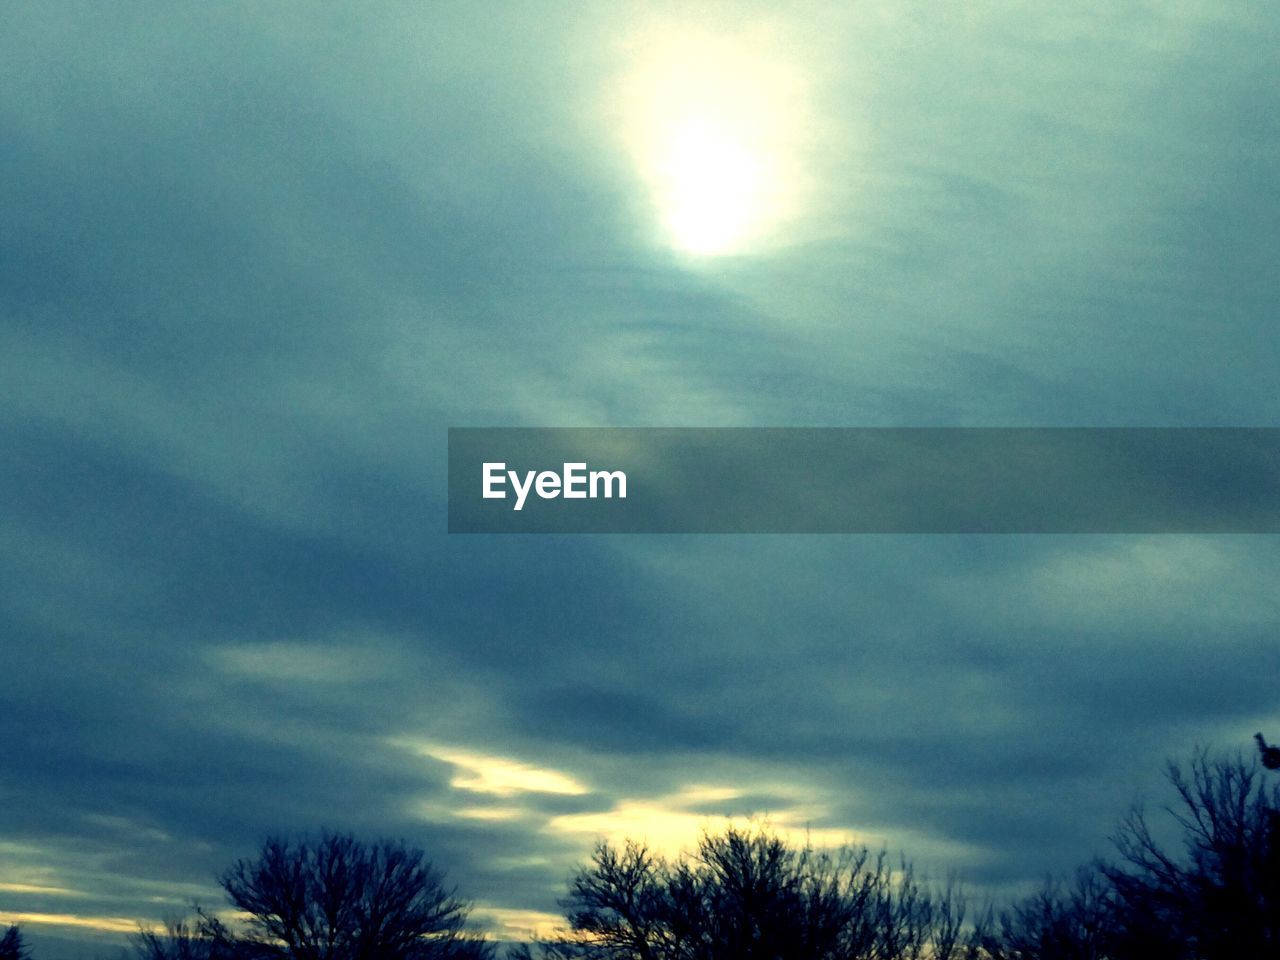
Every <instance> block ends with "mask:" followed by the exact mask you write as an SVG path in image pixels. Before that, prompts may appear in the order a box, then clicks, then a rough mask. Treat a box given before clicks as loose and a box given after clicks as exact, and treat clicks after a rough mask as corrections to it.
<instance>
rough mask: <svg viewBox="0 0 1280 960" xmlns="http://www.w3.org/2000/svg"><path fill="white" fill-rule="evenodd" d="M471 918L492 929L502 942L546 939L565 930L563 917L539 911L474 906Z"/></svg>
mask: <svg viewBox="0 0 1280 960" xmlns="http://www.w3.org/2000/svg"><path fill="white" fill-rule="evenodd" d="M471 916H472V917H473V918H474V919H476V920H478V921H479V922H481V923H484V924H487V925H489V926H491V927H493V928H494V933H496V934H497V936H498V937H499V938H501V939H504V940H531V939H547V938H550V937H552V936H554V935H555V934H557V933H559V932H562V931H564V929H565V923H564V917H558V916H556V915H555V914H554V913H543V912H541V911H540V910H512V909H507V908H505V907H486V906H476V907H475V908H474V909H473V910H472V911H471Z"/></svg>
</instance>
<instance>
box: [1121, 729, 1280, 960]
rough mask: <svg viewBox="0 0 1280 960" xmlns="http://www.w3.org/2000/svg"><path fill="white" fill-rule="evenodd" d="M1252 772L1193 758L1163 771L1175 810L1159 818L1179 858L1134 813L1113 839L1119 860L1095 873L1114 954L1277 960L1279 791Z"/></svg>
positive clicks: (1244, 765)
mask: <svg viewBox="0 0 1280 960" xmlns="http://www.w3.org/2000/svg"><path fill="white" fill-rule="evenodd" d="M1260 773H1261V772H1260V770H1259V768H1258V765H1257V763H1256V762H1246V761H1245V760H1243V759H1242V758H1240V757H1239V756H1236V757H1231V758H1220V759H1214V758H1211V757H1210V756H1209V755H1208V753H1207V752H1206V751H1204V750H1199V751H1197V752H1196V754H1195V755H1194V757H1193V758H1192V760H1191V762H1190V764H1189V765H1187V766H1186V767H1183V766H1182V765H1179V764H1176V763H1175V764H1170V765H1169V768H1168V779H1169V782H1170V783H1171V784H1172V785H1173V787H1174V790H1175V792H1176V795H1177V798H1178V799H1177V804H1176V805H1174V806H1171V807H1169V808H1167V809H1166V813H1167V814H1168V816H1169V818H1170V819H1171V825H1172V826H1173V827H1175V828H1176V829H1177V831H1178V832H1179V833H1180V834H1181V838H1180V839H1181V849H1178V848H1177V847H1175V846H1173V845H1171V844H1169V843H1167V842H1164V841H1162V840H1161V839H1160V836H1161V834H1160V833H1159V832H1158V831H1157V829H1155V828H1154V827H1153V826H1152V824H1151V823H1150V821H1149V818H1148V816H1147V814H1146V813H1145V811H1144V810H1142V809H1141V808H1138V809H1135V810H1134V811H1133V812H1131V813H1130V815H1129V816H1128V818H1127V819H1125V820H1124V821H1123V822H1122V824H1121V827H1120V830H1119V832H1118V833H1117V835H1116V837H1115V838H1114V842H1115V845H1116V848H1117V850H1118V852H1119V855H1120V859H1119V862H1118V863H1117V864H1114V865H1110V866H1104V867H1103V868H1102V869H1103V874H1104V875H1105V876H1106V878H1107V879H1108V880H1109V881H1110V883H1111V886H1112V893H1113V897H1114V899H1115V906H1114V913H1115V921H1116V928H1117V929H1116V934H1115V936H1116V945H1115V948H1114V949H1115V952H1116V953H1117V955H1119V956H1126V957H1127V956H1133V957H1138V956H1150V955H1151V954H1150V953H1149V952H1143V951H1149V950H1151V949H1153V948H1157V947H1158V948H1159V949H1161V950H1163V951H1164V953H1163V954H1162V955H1163V956H1166V957H1169V958H1171V960H1174V958H1196V960H1218V958H1222V960H1227V958H1230V960H1252V958H1259V960H1261V958H1274V957H1278V956H1280V844H1278V843H1277V840H1278V839H1280V831H1278V830H1277V810H1278V809H1280V787H1277V786H1275V785H1272V786H1270V787H1268V785H1267V784H1266V783H1264V782H1263V781H1262V778H1261V775H1260Z"/></svg>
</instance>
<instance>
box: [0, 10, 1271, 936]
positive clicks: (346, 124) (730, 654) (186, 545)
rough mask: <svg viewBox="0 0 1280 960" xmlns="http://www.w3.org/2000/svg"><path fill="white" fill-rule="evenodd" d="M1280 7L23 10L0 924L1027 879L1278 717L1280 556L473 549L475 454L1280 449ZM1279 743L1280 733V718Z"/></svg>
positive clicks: (1, 144) (1048, 541)
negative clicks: (452, 504)
mask: <svg viewBox="0 0 1280 960" xmlns="http://www.w3.org/2000/svg"><path fill="white" fill-rule="evenodd" d="M1278 48H1280V9H1276V8H1274V7H1269V6H1268V5H1266V4H1236V3H1223V2H1221V0H1172V2H1161V3H1154V2H1137V0H1135V2H1133V3H1127V4H1115V3H1105V2H1101V0H1096V2H1095V0H1086V2H1082V3H1078V4H1072V5H1066V6H1064V5H1063V4H1060V3H1049V2H1040V0H1035V2H1031V3H1026V2H1018V3H1014V2H1012V0H995V2H983V0H978V2H973V0H970V2H965V3H960V2H950V0H942V2H936V0H935V2H930V3H927V4H926V3H907V2H902V3H865V4H856V5H855V4H844V3H799V4H793V5H792V4H789V5H786V7H785V9H783V8H782V5H770V4H763V3H737V4H728V3H725V4H706V5H692V4H676V3H645V4H641V3H625V2H619V3H598V4H592V5H585V4H582V5H571V4H557V3H550V2H544V3H525V2H511V3H501V4H488V3H484V2H480V3H466V4H463V3H440V4H427V3H391V2H385V3H384V2H376V3H361V4H349V5H305V4H301V3H281V4H269V5H263V4H253V3H221V4H196V3H182V2H179V3H173V2H164V3H159V2H154V3H152V2H140V3H135V4H130V5H127V6H124V7H121V6H119V5H103V4H96V3H81V4H76V3H66V2H56V0H55V2H51V3H41V4H35V3H31V4H9V5H6V7H5V8H4V10H3V12H0V91H2V92H0V444H2V446H0V450H2V451H3V454H2V455H0V544H2V545H3V549H2V550H0V921H9V920H17V921H19V922H21V923H22V924H23V926H24V928H25V930H26V932H27V934H28V935H29V938H30V940H31V941H32V942H33V943H34V944H35V945H36V948H37V956H38V957H40V958H41V960H44V958H56V957H59V956H62V957H66V958H74V957H92V956H95V955H103V956H105V955H108V954H109V953H110V952H111V951H113V950H115V949H116V947H117V946H118V945H119V944H121V943H123V941H124V937H125V935H126V934H128V933H129V932H130V931H132V930H134V929H136V925H137V924H138V923H139V922H155V921H158V920H160V919H161V918H163V917H165V916H171V915H174V914H177V913H180V912H181V911H182V910H183V909H184V906H185V905H186V904H187V903H189V902H190V901H191V900H193V899H198V900H200V901H202V902H204V903H206V904H210V905H212V906H214V907H221V906H222V905H223V901H222V899H221V896H220V892H219V890H218V888H217V885H216V882H215V877H216V875H217V874H218V872H219V871H220V870H222V869H224V868H225V867H227V866H228V865H229V864H230V863H231V862H233V861H234V860H235V859H237V858H239V857H242V856H246V855H249V854H251V853H252V851H253V850H254V847H255V845H256V844H257V843H258V842H259V841H260V840H261V839H262V838H263V837H265V836H266V835H268V834H271V833H293V832H298V831H305V830H312V831H314V830H318V829H321V828H325V827H328V828H334V829H342V830H350V831H354V832H356V833H358V834H360V835H361V836H368V837H377V836H393V837H402V838H404V839H406V840H407V841H409V842H411V843H413V844H415V845H419V846H421V847H422V848H424V849H425V850H426V851H427V852H428V854H429V855H430V856H431V857H432V859H433V860H434V861H435V862H436V863H437V864H438V865H440V866H441V867H442V868H444V869H445V870H446V871H447V873H448V875H449V877H450V879H451V880H452V881H453V882H455V883H456V884H457V885H458V887H459V890H460V892H461V893H462V894H463V895H464V896H466V897H468V898H470V899H472V900H474V902H475V914H474V916H475V919H476V920H477V921H478V922H480V923H482V924H485V925H486V926H487V927H488V928H489V929H490V930H491V931H493V932H494V933H495V935H500V936H511V937H519V936H524V935H527V934H528V933H529V932H530V931H535V930H544V931H545V930H546V929H547V928H548V925H549V924H551V923H553V922H554V919H555V916H556V899H557V897H559V896H561V895H562V893H563V891H564V887H565V882H566V880H567V878H568V876H569V875H570V873H571V871H572V869H573V866H574V864H575V863H578V862H581V861H582V860H583V859H584V858H585V857H586V856H587V854H588V853H589V851H590V849H591V846H592V844H593V843H594V841H595V840H596V839H597V838H599V837H606V838H612V839H619V838H622V837H626V836H632V837H644V838H647V839H648V840H649V841H650V842H651V843H652V844H653V845H654V846H655V847H657V848H658V849H661V850H666V851H671V852H674V851H678V850H680V849H682V848H686V847H687V846H688V845H689V844H691V843H692V842H693V841H694V840H695V839H696V837H697V835H698V832H699V831H700V830H702V829H717V828H718V827H720V826H722V825H723V824H724V823H725V822H727V818H748V817H753V816H754V817H756V818H766V819H767V821H768V822H769V823H771V824H772V825H773V826H774V827H775V828H777V829H780V830H783V831H791V832H792V833H793V834H795V833H798V832H802V831H804V830H806V829H807V830H808V831H809V832H810V835H811V836H812V837H813V838H814V839H815V840H816V841H818V842H821V843H840V842H845V841H851V842H857V843H869V844H872V845H873V846H879V845H881V844H884V845H888V846H889V847H890V848H891V849H895V850H897V849H901V850H904V851H905V852H906V853H907V854H909V855H910V856H911V857H913V858H914V859H915V860H916V861H917V862H918V863H919V864H921V865H922V866H924V867H926V868H927V869H929V870H930V871H931V872H932V873H934V874H935V875H939V876H941V875H943V874H944V873H947V872H958V873H959V874H960V875H961V876H962V877H963V878H964V879H965V880H966V881H967V882H968V883H969V885H970V886H971V887H972V888H973V889H974V890H976V891H978V892H979V893H981V894H983V895H992V896H1004V895H1007V894H1010V893H1013V892H1017V891H1019V890H1023V889H1026V888H1028V886H1030V885H1034V884H1036V883H1037V882H1038V881H1039V880H1040V879H1041V878H1043V877H1044V876H1045V875H1046V874H1047V873H1051V872H1058V871H1066V870H1069V869H1071V868H1072V867H1074V866H1075V865H1076V864H1078V863H1081V862H1083V861H1085V860H1087V859H1089V858H1090V857H1091V856H1093V855H1094V854H1097V853H1103V852H1105V851H1106V849H1107V836H1108V834H1109V833H1110V832H1111V830H1112V828H1113V827H1114V825H1115V823H1116V822H1117V820H1118V818H1119V817H1120V816H1121V815H1122V814H1123V813H1124V811H1125V810H1126V809H1127V807H1128V806H1129V804H1131V803H1132V802H1133V801H1134V800H1135V799H1137V798H1140V797H1143V796H1153V795H1156V792H1157V791H1158V789H1159V781H1160V776H1161V771H1162V768H1163V765H1164V762H1165V760H1166V758H1167V757H1170V756H1182V755H1185V753H1186V751H1188V750H1189V749H1191V747H1192V746H1193V745H1195V744H1197V743H1208V744H1214V745H1218V746H1223V747H1235V746H1241V747H1244V748H1247V747H1248V746H1249V742H1248V738H1249V737H1250V736H1251V735H1252V733H1253V732H1254V731H1255V730H1257V729H1263V730H1270V729H1275V730H1277V731H1280V687H1277V680H1276V678H1277V677H1278V676H1280V644H1277V642H1276V634H1277V631H1276V627H1277V620H1278V619H1280V601H1277V598H1276V593H1275V589H1274V584H1275V579H1276V573H1277V570H1278V569H1280V567H1278V563H1280V547H1278V546H1277V543H1276V540H1275V538H1274V537H1266V536H1217V537H1213V536H1173V535H1163V536H1143V537H1138V536H1083V535H1079V536H1070V535H1064V536H989V537H984V536H941V535H938V536H864V537H859V536H810V537H805V536H666V537H664V536H644V535H632V536H622V535H619V536H578V537H574V536H550V535H549V536H526V537H503V536H472V537H468V536H459V535H454V536H450V535H448V534H447V533H446V532H445V522H446V521H445V517H446V500H445V493H446V491H445V480H446V436H447V434H446V430H447V428H448V427H450V426H455V427H456V426H703V427H720V426H1280V391H1278V390H1277V389H1276V385H1277V382H1278V381H1277V377H1276V371H1277V368H1278V366H1280V337H1277V336H1276V333H1275V326H1276V314H1275V304H1276V303H1277V302H1280V272H1278V271H1277V270H1276V264H1277V263H1280V231H1277V229H1276V224H1277V221H1278V220H1280V178H1277V176H1276V169H1275V163H1276V157H1277V156H1280V88H1277V86H1276V84H1275V62H1276V61H1275V50H1276V49H1278ZM1277 735H1280V734H1277Z"/></svg>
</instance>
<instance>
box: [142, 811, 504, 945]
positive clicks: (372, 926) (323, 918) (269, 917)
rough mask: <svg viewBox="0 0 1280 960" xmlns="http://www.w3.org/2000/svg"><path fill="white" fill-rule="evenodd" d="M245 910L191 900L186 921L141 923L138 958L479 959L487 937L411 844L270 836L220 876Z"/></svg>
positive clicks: (331, 835) (337, 836) (232, 898)
mask: <svg viewBox="0 0 1280 960" xmlns="http://www.w3.org/2000/svg"><path fill="white" fill-rule="evenodd" d="M219 882H220V884H221V885H222V888H223V890H224V891H225V892H226V895H227V898H228V899H229V900H230V901H231V904H232V906H234V907H235V908H236V909H237V910H238V911H240V912H242V913H243V914H244V915H245V917H246V918H247V919H246V920H245V921H244V925H243V928H242V929H236V930H233V929H231V928H230V927H228V926H227V925H225V924H224V923H223V922H222V921H221V920H219V919H218V918H217V917H216V916H214V915H213V914H210V913H208V912H207V911H205V910H203V909H201V908H200V907H199V906H197V907H196V917H195V919H194V920H175V921H170V922H169V923H168V924H167V925H166V927H165V929H164V930H163V931H157V930H153V929H145V928H144V929H143V930H141V931H140V932H139V933H138V934H137V935H136V936H135V937H134V940H133V947H134V953H135V955H136V956H137V957H139V958H140V960H464V958H465V960H484V958H489V957H491V956H492V947H491V945H490V944H489V943H488V942H487V941H485V940H483V939H481V938H480V937H479V936H478V935H477V934H475V933H473V932H471V931H469V930H468V929H467V926H466V923H467V916H468V912H469V907H468V905H467V904H466V903H465V902H463V901H462V900H459V899H458V898H457V897H456V896H455V894H454V891H453V890H451V889H447V888H446V887H445V886H444V883H443V880H442V878H441V876H440V875H439V874H438V873H437V872H436V870H435V869H434V867H432V865H431V864H430V862H429V861H428V860H427V858H426V855H425V854H424V853H423V852H422V851H421V850H418V849H415V848H412V847H408V846H405V845H404V844H403V843H401V842H394V841H388V840H381V841H378V842H376V843H363V842H361V841H359V840H356V839H355V838H354V837H351V836H348V835H345V834H336V833H325V834H323V835H322V836H321V837H320V839H319V840H316V841H313V840H311V839H309V838H305V837H304V838H302V839H299V840H289V839H284V838H279V837H272V838H270V839H268V840H266V841H265V842H264V843H263V844H262V846H261V848H260V849H259V851H258V853H257V855H256V856H255V857H253V858H251V859H245V860H240V861H237V862H236V863H235V864H234V865H233V866H232V867H231V868H230V869H229V870H227V871H226V872H225V873H224V874H223V875H222V876H221V877H220V878H219Z"/></svg>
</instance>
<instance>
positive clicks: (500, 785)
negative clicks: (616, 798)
mask: <svg viewBox="0 0 1280 960" xmlns="http://www.w3.org/2000/svg"><path fill="white" fill-rule="evenodd" d="M393 742H394V743H395V744H396V745H397V746H400V747H403V748H405V749H408V750H411V751H412V752H414V753H416V754H418V755H419V756H424V757H431V758H432V759H435V760H443V761H444V762H445V763H449V764H452V765H453V766H454V767H456V768H457V773H456V774H455V775H454V777H453V779H452V780H450V781H449V785H450V786H451V787H454V788H455V789H457V790H468V791H470V792H472V793H487V794H492V795H494V796H499V797H510V796H513V795H515V794H517V793H554V794H562V795H566V796H580V795H582V794H584V793H587V792H588V791H587V788H586V787H585V786H584V785H583V784H581V783H580V782H578V781H577V780H575V779H574V778H573V777H571V776H569V775H568V774H564V773H561V772H559V771H558V770H550V769H548V768H546V767H535V766H533V765H532V764H528V763H524V762H522V761H520V760H514V759H511V758H509V757H495V756H490V755H488V754H483V753H475V752H473V751H470V750H460V749H457V748H454V747H447V746H442V745H440V744H432V743H425V742H408V741H404V740H397V741H393Z"/></svg>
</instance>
